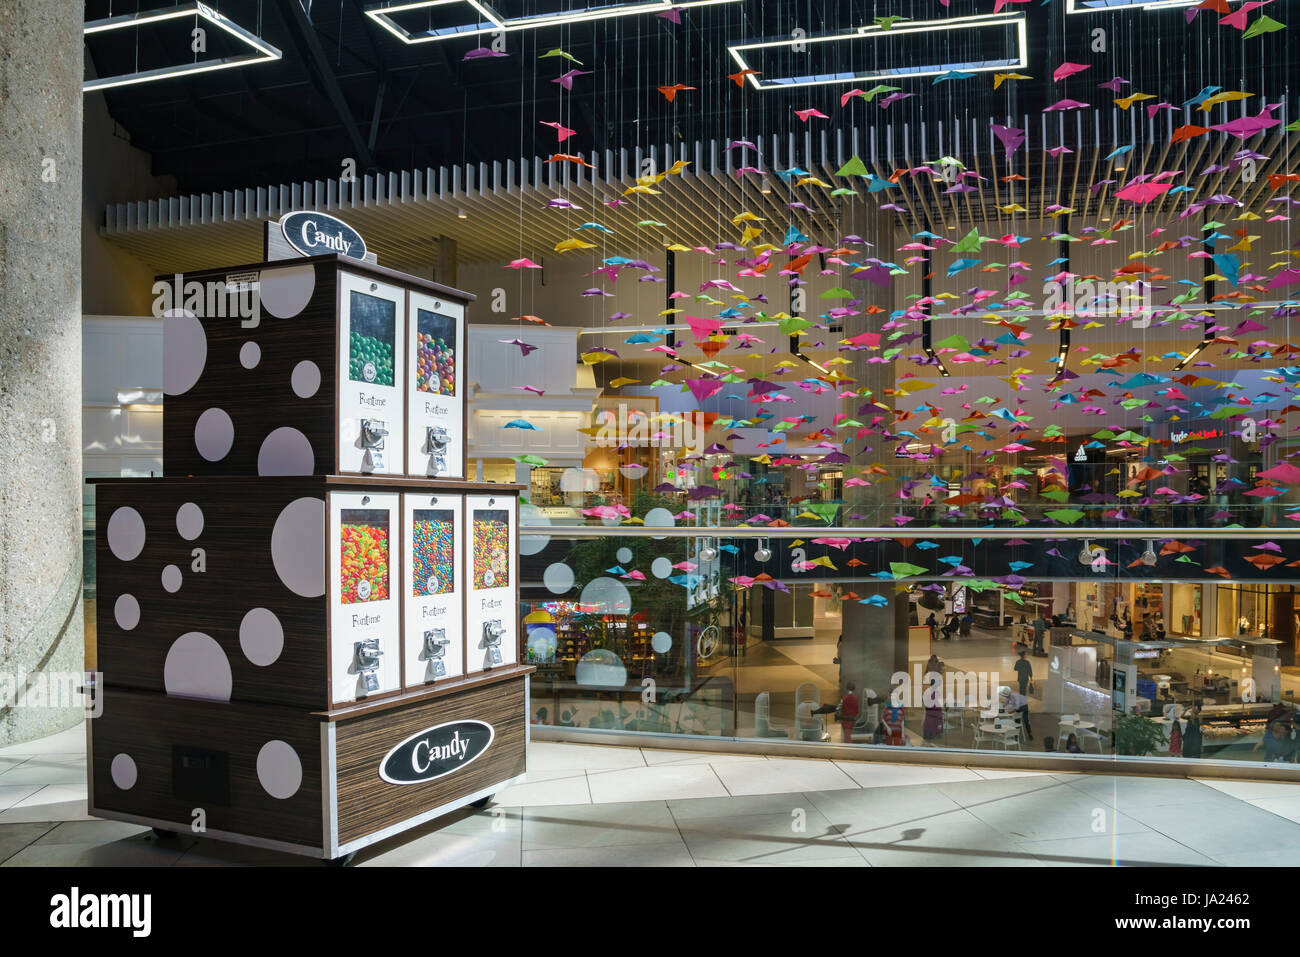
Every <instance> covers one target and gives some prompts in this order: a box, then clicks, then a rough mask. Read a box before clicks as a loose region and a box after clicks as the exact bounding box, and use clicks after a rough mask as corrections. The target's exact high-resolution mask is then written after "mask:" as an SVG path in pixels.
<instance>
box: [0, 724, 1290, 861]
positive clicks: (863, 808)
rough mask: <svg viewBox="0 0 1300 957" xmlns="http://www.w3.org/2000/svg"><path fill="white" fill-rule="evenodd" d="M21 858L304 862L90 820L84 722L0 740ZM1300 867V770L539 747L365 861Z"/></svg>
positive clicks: (7, 853)
mask: <svg viewBox="0 0 1300 957" xmlns="http://www.w3.org/2000/svg"><path fill="white" fill-rule="evenodd" d="M0 862H2V865H0V866H5V867H10V866H23V865H28V866H48V865H89V866H97V865H126V866H172V865H180V866H198V867H218V866H232V865H234V866H241V865H242V866H250V865H253V866H300V865H304V864H306V865H311V864H313V862H312V861H310V860H305V859H303V858H298V857H292V856H288V855H284V854H278V853H274V852H270V851H262V850H257V849H252V848H246V847H242V846H238V845H231V844H223V843H221V842H219V841H213V840H200V839H195V838H192V837H180V838H172V839H159V838H156V837H155V836H154V835H153V833H152V832H151V831H150V830H149V829H147V828H143V827H139V826H136V825H131V824H122V823H118V822H112V821H101V820H95V819H92V818H90V817H88V816H87V815H86V785H85V735H84V733H83V731H82V730H81V729H76V730H73V731H67V732H63V733H61V734H57V735H53V736H51V737H48V738H44V739H42V740H40V741H37V742H33V743H31V744H24V745H15V746H12V747H8V748H0ZM1297 862H1300V785H1287V784H1278V783H1263V782H1260V783H1256V782H1243V781H1209V780H1205V781H1185V780H1173V779H1166V778H1139V777H1122V776H1113V775H1099V774H1049V773H1045V772H1017V771H1005V770H1002V771H994V770H989V769H984V768H946V767H923V766H916V765H890V764H877V763H866V762H849V761H830V760H816V759H797V758H764V757H761V756H755V755H736V754H707V753H699V752H692V751H664V750H638V749H635V748H614V747H596V746H590V745H576V744H556V743H549V742H535V743H534V744H533V745H532V752H531V771H530V772H529V780H528V782H527V783H525V784H520V785H517V786H515V787H513V788H510V789H509V790H507V791H505V792H503V793H502V794H500V795H498V796H497V800H496V803H495V804H494V805H493V806H492V807H489V808H486V809H484V810H482V811H479V812H474V813H471V812H469V811H462V812H458V813H456V814H452V815H449V816H448V817H446V818H444V819H442V820H440V821H437V822H434V823H432V824H430V825H426V826H425V827H422V828H418V829H415V830H413V831H410V832H407V833H406V834H405V835H402V836H400V837H398V838H394V839H392V840H389V841H386V842H384V843H382V844H379V845H376V846H374V847H371V848H367V849H366V850H364V851H362V852H361V853H360V854H359V855H358V856H357V860H356V863H357V864H358V865H360V866H411V865H414V866H438V865H469V866H499V867H518V866H520V865H525V866H559V865H568V866H587V865H606V866H609V865H615V866H629V867H656V866H683V867H690V866H708V865H730V866H825V865H833V866H855V867H862V866H868V865H870V866H877V867H887V866H899V865H915V864H938V865H943V866H949V867H952V866H967V865H996V866H1018V865H1020V866H1023V865H1030V866H1037V865H1051V866H1102V867H1105V866H1110V865H1112V864H1114V863H1120V864H1131V865H1203V866H1214V865H1218V864H1245V865H1250V864H1257V865H1293V864H1295V863H1297Z"/></svg>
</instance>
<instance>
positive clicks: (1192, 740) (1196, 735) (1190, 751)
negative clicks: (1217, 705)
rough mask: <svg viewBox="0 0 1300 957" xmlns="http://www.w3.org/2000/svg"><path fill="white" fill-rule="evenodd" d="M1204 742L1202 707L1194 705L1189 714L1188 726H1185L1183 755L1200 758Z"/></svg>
mask: <svg viewBox="0 0 1300 957" xmlns="http://www.w3.org/2000/svg"><path fill="white" fill-rule="evenodd" d="M1203 743H1204V738H1203V736H1202V734H1201V708H1200V705H1192V710H1191V712H1190V713H1189V714H1188V715H1187V727H1185V728H1183V757H1185V758H1199V757H1200V756H1201V747H1202V745H1203Z"/></svg>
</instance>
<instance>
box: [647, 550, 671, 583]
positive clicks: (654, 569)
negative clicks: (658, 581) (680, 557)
mask: <svg viewBox="0 0 1300 957" xmlns="http://www.w3.org/2000/svg"><path fill="white" fill-rule="evenodd" d="M650 574H652V575H654V577H655V578H671V577H672V574H673V563H672V562H671V561H670V560H668V559H667V558H664V557H663V556H662V555H660V556H659V557H658V558H656V559H655V560H654V561H652V562H651V563H650Z"/></svg>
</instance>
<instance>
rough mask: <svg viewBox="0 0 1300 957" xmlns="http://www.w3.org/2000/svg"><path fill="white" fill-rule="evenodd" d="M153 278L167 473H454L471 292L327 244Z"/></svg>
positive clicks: (460, 470)
mask: <svg viewBox="0 0 1300 957" xmlns="http://www.w3.org/2000/svg"><path fill="white" fill-rule="evenodd" d="M154 289H155V292H156V293H159V294H161V293H165V294H166V295H165V298H164V300H163V301H164V303H167V302H170V303H172V304H173V308H171V309H168V310H167V314H166V316H165V318H164V323H163V353H164V378H163V393H164V396H165V400H164V406H165V409H164V418H163V443H164V450H165V456H166V458H165V459H164V461H165V463H166V466H165V467H166V469H167V471H168V473H169V474H173V475H312V474H315V475H332V474H341V475H408V474H409V475H416V476H433V477H437V478H451V479H463V478H464V477H465V431H466V428H465V425H466V406H465V398H464V394H465V381H464V377H465V369H466V368H467V367H466V364H465V307H466V306H467V305H468V303H470V302H472V301H473V299H474V297H473V296H472V295H471V294H469V293H465V292H460V291H458V290H455V289H451V288H449V287H447V286H441V285H439V284H438V283H434V282H428V281H426V280H422V279H417V278H415V277H414V276H407V275H404V274H403V273H398V272H394V271H393V270H391V269H385V268H383V267H380V266H376V265H374V264H371V263H367V262H363V261H360V260H355V259H350V258H348V257H346V256H338V255H331V256H314V257H311V258H304V259H292V260H287V261H281V262H273V263H262V264H258V265H251V266H233V267H229V268H224V269H208V270H201V271H196V272H190V273H184V274H181V275H178V276H159V277H158V280H157V283H156V284H155V286H154Z"/></svg>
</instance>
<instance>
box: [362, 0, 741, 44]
mask: <svg viewBox="0 0 1300 957" xmlns="http://www.w3.org/2000/svg"><path fill="white" fill-rule="evenodd" d="M589 2H590V6H588V7H586V8H583V7H577V8H575V9H569V10H557V11H554V12H552V13H537V14H531V15H525V16H517V17H511V16H505V15H503V14H501V13H500V12H498V11H496V10H494V9H493V8H492V7H491V5H490V4H488V3H485V2H480V0H410V2H406V3H393V4H374V5H372V6H370V7H367V8H366V16H368V17H370V19H372V20H374V21H375V23H377V24H379V25H380V26H381V27H383V28H384V29H385V30H387V31H388V32H389V33H391V34H392V35H393V36H395V37H397V39H399V40H401V41H402V42H403V43H430V42H432V41H434V40H451V39H454V38H456V37H473V36H481V35H483V34H485V33H496V32H497V31H499V30H510V31H514V30H535V29H539V28H541V27H553V26H558V25H560V24H564V23H585V22H588V21H592V20H607V19H610V18H612V17H630V16H634V15H636V14H639V13H666V12H667V11H669V10H673V9H682V8H686V7H704V6H711V5H713V4H715V3H738V2H739V0H676V2H673V0H629V2H625V3H600V2H599V0H589ZM452 4H459V5H461V6H465V7H468V8H470V9H468V10H466V11H465V14H464V15H465V17H466V18H467V21H466V22H464V23H461V24H458V25H455V26H449V27H441V28H438V29H432V30H427V31H425V32H422V33H412V32H411V31H410V30H408V29H406V28H405V27H404V26H402V25H401V24H399V23H398V22H397V21H396V20H394V19H393V18H392V14H394V13H406V12H409V11H411V10H426V9H429V8H432V7H447V6H451V5H452ZM470 17H473V18H474V19H473V21H469V20H468V18H470Z"/></svg>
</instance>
